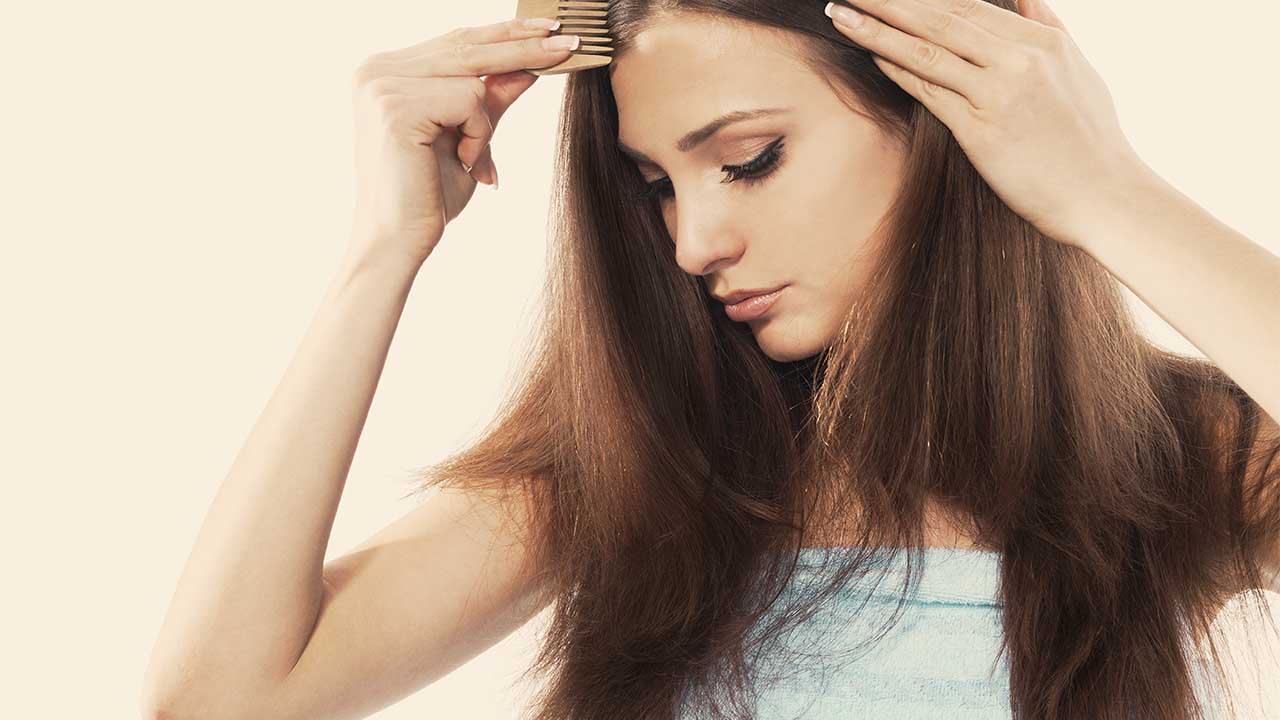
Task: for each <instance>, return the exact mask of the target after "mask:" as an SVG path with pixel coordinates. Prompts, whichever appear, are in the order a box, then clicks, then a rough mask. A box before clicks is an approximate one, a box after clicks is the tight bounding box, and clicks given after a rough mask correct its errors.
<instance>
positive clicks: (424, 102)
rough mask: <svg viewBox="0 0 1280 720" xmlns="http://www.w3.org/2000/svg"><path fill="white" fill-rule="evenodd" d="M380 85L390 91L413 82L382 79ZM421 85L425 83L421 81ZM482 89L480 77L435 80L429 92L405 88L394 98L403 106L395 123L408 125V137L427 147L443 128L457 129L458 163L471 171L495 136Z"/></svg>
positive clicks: (428, 89) (399, 79) (406, 129)
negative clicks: (485, 146)
mask: <svg viewBox="0 0 1280 720" xmlns="http://www.w3.org/2000/svg"><path fill="white" fill-rule="evenodd" d="M380 82H381V84H382V87H384V88H386V89H387V91H388V92H389V91H390V90H391V89H392V88H393V87H394V86H395V85H399V84H405V85H408V84H410V83H412V82H413V81H411V80H409V79H407V78H383V79H382V80H381V81H380ZM454 84H457V85H458V87H454ZM418 85H422V83H421V82H420V81H419V82H418ZM395 89H398V88H395ZM483 90H484V86H483V85H482V84H480V80H479V78H435V79H434V80H432V82H431V83H430V85H429V86H428V88H427V91H426V92H424V91H423V90H421V89H420V88H412V89H410V88H406V91H405V92H396V93H395V95H394V97H396V98H398V100H399V103H400V108H399V111H398V112H397V113H396V118H397V120H396V123H397V125H404V126H406V127H405V128H403V129H404V130H405V131H406V132H405V134H406V135H407V136H409V137H411V138H413V139H414V140H415V141H416V142H418V143H425V144H431V143H434V142H435V141H436V139H437V138H439V137H440V134H441V132H442V131H443V129H445V128H457V129H458V132H459V133H460V134H461V136H462V137H461V138H460V140H459V142H458V148H457V156H458V160H459V161H460V162H461V163H462V164H463V165H465V166H466V167H468V168H470V167H473V166H474V165H475V162H476V158H478V157H479V156H480V151H481V150H483V149H484V145H485V143H487V142H489V138H490V137H491V136H492V134H493V126H492V124H491V123H490V122H489V115H488V113H487V112H486V111H485V109H484V97H483Z"/></svg>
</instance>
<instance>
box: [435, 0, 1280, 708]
mask: <svg viewBox="0 0 1280 720" xmlns="http://www.w3.org/2000/svg"><path fill="white" fill-rule="evenodd" d="M993 4H996V5H999V6H1000V7H1003V8H1005V9H1008V10H1014V11H1016V8H1015V7H1014V4H1013V0H995V2H993ZM816 9H817V6H816V5H811V4H809V3H796V2H789V1H787V0H665V1H662V2H657V1H655V2H650V1H647V0H613V2H611V4H610V10H609V13H610V26H611V27H612V29H613V31H614V37H615V47H616V50H615V52H616V53H617V55H618V56H621V55H623V54H625V52H626V49H627V46H628V44H629V43H630V42H631V40H632V39H633V38H634V37H635V35H636V33H637V32H639V31H640V30H641V29H642V28H643V27H645V25H646V24H647V23H649V22H651V21H653V20H654V19H656V17H657V16H658V13H661V12H670V11H680V12H688V13H705V14H707V15H713V16H716V17H718V18H722V19H731V20H738V21H742V22H747V23H755V24H757V25H758V26H763V27H767V28H773V29H776V30H777V31H779V32H782V33H786V36H785V37H787V38H788V39H789V40H791V41H793V46H794V47H795V49H796V52H797V53H798V55H799V56H800V57H802V58H803V59H804V60H805V62H807V63H809V64H810V66H811V67H812V68H813V69H814V71H815V72H818V73H820V74H821V75H823V76H824V77H826V78H827V79H828V81H829V82H831V84H832V88H833V90H835V91H836V92H838V93H840V94H841V97H842V98H847V99H846V103H847V104H848V105H849V107H850V109H851V110H855V111H857V112H862V113H864V114H866V115H867V117H869V118H870V119H871V120H872V121H874V122H875V123H877V124H878V125H879V126H880V127H881V128H882V129H883V130H884V131H886V132H891V133H894V135H895V137H897V138H899V139H900V140H901V141H902V142H903V143H904V147H905V148H906V153H907V163H906V167H905V176H904V181H903V184H902V187H901V192H900V195H899V197H898V198H897V199H896V201H895V203H894V204H893V207H892V208H891V211H890V212H889V213H888V214H887V216H886V219H885V223H884V228H885V229H886V231H887V232H886V235H885V237H886V238H888V239H887V241H886V242H885V244H884V247H883V250H882V252H880V253H879V254H878V255H877V258H876V262H877V265H876V268H875V271H874V272H873V273H872V277H871V279H870V280H869V281H868V282H867V284H866V286H865V288H864V290H863V292H862V294H861V296H860V297H859V298H858V299H857V300H856V301H855V303H854V305H853V307H850V308H849V310H848V314H847V317H846V320H845V322H844V324H843V326H842V327H841V329H840V331H839V333H838V334H837V335H836V337H834V338H833V339H832V342H831V344H830V346H829V347H828V348H826V349H824V350H823V351H822V352H821V353H819V354H818V355H816V356H814V357H811V358H807V359H805V360H800V361H795V362H776V361H774V360H772V359H770V358H768V357H767V356H765V355H764V354H763V353H762V352H761V350H760V348H759V347H758V346H757V345H756V343H755V342H754V339H753V337H752V334H751V332H750V330H749V329H748V328H746V327H745V326H744V325H742V324H738V323H733V322H731V321H729V320H728V319H727V318H726V317H725V316H724V314H723V312H721V311H719V305H718V304H717V303H715V301H714V300H713V299H712V298H710V297H709V296H708V295H707V293H706V288H705V287H704V286H703V284H702V283H701V281H700V279H699V278H695V277H691V276H690V275H688V274H686V273H684V272H683V271H681V269H680V268H679V267H678V266H677V265H676V262H675V260H674V255H673V252H672V242H671V239H670V237H669V235H668V234H667V229H666V226H665V225H664V223H663V219H662V215H661V212H660V209H659V208H658V206H657V204H656V201H654V202H652V203H651V202H646V201H640V200H637V199H636V193H637V192H638V191H639V190H641V189H642V187H643V180H642V178H641V176H640V174H639V172H638V170H637V169H636V168H635V167H634V165H633V164H632V163H631V162H630V161H629V160H628V159H626V157H625V156H623V155H622V154H620V152H619V151H618V149H617V148H616V146H615V141H616V137H617V132H618V118H617V109H616V106H615V103H614V99H613V95H612V90H611V85H610V81H609V76H608V74H607V72H606V71H605V70H598V71H587V72H579V73H575V74H574V75H572V76H571V77H569V78H568V79H567V84H566V88H565V94H564V99H563V107H562V115H561V119H560V125H559V128H558V135H559V138H558V140H559V145H558V152H557V155H556V166H555V173H554V177H555V178H556V184H555V187H554V188H553V191H554V192H553V205H552V210H553V216H554V234H553V237H552V244H551V246H550V248H551V257H550V262H549V264H548V267H549V276H548V281H547V286H546V290H547V292H546V308H545V312H544V314H543V318H544V322H543V324H542V325H541V326H540V327H539V328H538V333H537V336H536V343H535V345H534V347H533V349H532V355H531V356H530V357H529V358H528V362H527V364H526V365H525V366H524V372H525V375H524V376H523V377H522V378H521V380H522V382H520V383H519V385H518V387H517V389H516V390H515V391H514V392H513V393H512V395H511V396H510V397H509V399H508V400H507V402H506V404H505V405H504V406H503V407H502V409H501V412H500V413H499V416H498V417H496V418H495V419H494V422H493V424H492V425H491V426H490V427H488V428H486V432H485V434H484V435H483V437H482V438H481V439H479V440H478V441H477V442H475V443H474V444H472V445H471V446H469V447H467V448H466V449H465V450H464V451H460V452H458V453H456V454H453V455H452V456H450V457H448V458H446V459H445V460H443V461H441V462H438V463H436V464H434V465H432V466H428V467H426V468H423V469H421V470H419V471H418V473H417V476H416V477H415V482H416V483H417V485H416V490H415V492H421V491H425V490H426V489H428V488H430V487H433V486H443V485H449V486H455V487H468V488H472V489H479V488H486V489H488V490H498V491H501V492H504V493H510V495H509V497H511V498H513V499H516V500H518V502H519V503H522V504H521V505H520V507H528V508H531V509H532V511H531V512H530V513H528V515H527V517H528V518H529V520H528V522H527V523H525V524H524V527H523V528H522V531H523V532H524V537H525V538H526V542H527V543H528V547H529V557H530V558H531V562H530V567H531V568H536V572H537V573H538V575H539V582H540V583H542V584H543V586H544V587H546V588H549V591H550V592H551V593H553V597H554V598H555V603H554V605H553V610H552V614H551V618H550V623H549V625H548V626H547V629H546V634H545V636H544V643H543V644H542V646H541V650H540V652H539V655H538V657H537V658H536V660H535V662H534V663H533V664H532V665H531V667H530V671H531V672H537V673H539V674H542V675H544V676H545V677H546V679H547V680H548V682H546V683H545V685H544V687H543V688H542V689H541V691H540V693H539V694H538V697H537V698H536V704H535V706H534V708H533V717H535V718H537V720H567V719H570V718H573V719H581V720H598V719H599V718H644V719H646V720H650V719H653V718H672V717H676V716H677V715H676V713H677V712H678V711H679V708H681V707H694V703H695V702H696V703H697V704H698V705H700V706H701V707H702V712H704V713H706V714H707V715H709V716H712V717H733V718H741V717H749V716H750V715H751V704H750V701H749V698H750V694H751V692H752V689H753V688H754V687H756V686H757V685H756V684H757V683H758V682H760V681H761V679H762V673H763V670H762V669H761V667H760V666H758V664H757V663H754V662H752V661H751V660H752V658H756V657H759V656H760V654H761V653H763V652H764V648H766V647H768V648H771V649H772V650H774V651H780V646H777V647H775V645H776V642H775V641H777V640H778V638H779V637H781V636H782V635H783V633H784V632H785V631H786V630H787V628H789V627H792V626H794V625H795V624H796V623H800V622H803V621H804V620H805V619H806V618H808V617H810V615H811V613H812V612H813V611H814V608H815V607H816V606H817V605H818V604H819V603H821V602H822V601H823V600H824V599H826V598H829V597H831V595H832V594H833V593H835V592H837V591H839V590H840V589H841V588H842V587H844V586H845V584H846V583H848V582H849V581H850V580H852V579H855V578H857V577H861V576H862V575H863V574H866V573H867V572H868V571H869V570H870V569H872V568H873V566H874V564H875V563H873V562H872V559H871V558H870V557H869V556H868V555H867V554H866V553H865V552H864V550H865V549H866V548H871V547H878V548H896V549H897V550H899V551H901V552H909V553H911V556H910V557H909V558H908V561H909V563H910V564H909V565H908V567H914V568H918V567H919V563H920V562H921V561H922V560H923V551H922V550H921V548H920V546H921V545H923V539H924V524H923V520H924V515H923V512H924V509H925V503H926V501H928V500H932V501H936V502H939V503H941V504H942V505H943V506H945V507H947V508H948V509H950V510H954V511H957V512H958V513H960V516H963V517H968V518H972V520H973V523H974V526H973V528H972V531H973V535H974V536H975V537H977V538H979V540H980V541H981V543H982V544H983V545H984V546H986V547H990V548H993V549H995V550H998V551H999V552H1000V553H1001V554H1000V558H1001V559H1000V570H1001V573H1000V575H1001V586H1000V591H999V592H1000V597H1001V598H1002V601H1003V607H1004V611H1003V623H1004V643H1005V644H1004V646H1003V648H1002V652H1007V653H1008V655H1007V658H1008V661H1009V667H1010V698H1009V700H1010V705H1011V707H1012V709H1013V711H1014V717H1015V718H1046V719H1054V718H1134V717H1141V718H1148V719H1151V720H1175V719H1179V720H1180V719H1183V718H1192V717H1201V715H1200V713H1201V712H1202V709H1201V708H1200V707H1199V705H1198V703H1197V702H1196V698H1195V693H1194V691H1193V680H1192V676H1191V672H1192V671H1191V662H1192V660H1193V657H1192V654H1191V651H1193V650H1194V651H1195V653H1199V652H1201V651H1202V641H1203V640H1208V646H1209V648H1210V650H1211V654H1212V656H1213V658H1214V662H1215V666H1217V667H1219V668H1220V665H1218V657H1219V656H1218V652H1217V649H1216V645H1215V644H1214V642H1213V638H1212V637H1211V633H1210V629H1211V626H1212V621H1213V619H1214V616H1215V613H1216V611H1217V609H1218V608H1219V607H1221V605H1222V602H1223V601H1224V599H1225V598H1226V597H1228V596H1230V595H1232V594H1234V593H1237V592H1240V591H1243V590H1248V589H1251V588H1258V587H1260V586H1261V585H1262V584H1263V582H1264V581H1263V580H1262V577H1263V575H1262V569H1261V567H1260V566H1259V558H1260V557H1261V553H1262V552H1263V551H1264V549H1265V548H1266V544H1267V543H1274V542H1276V538H1277V537H1280V492H1278V491H1277V487H1278V481H1280V472H1277V467H1276V465H1277V463H1276V458H1277V454H1278V453H1280V439H1277V438H1276V437H1275V434H1274V432H1273V431H1272V429H1273V428H1274V427H1275V423H1274V422H1273V421H1270V419H1269V418H1268V417H1267V416H1266V414H1265V413H1263V412H1262V411H1261V410H1260V408H1259V407H1258V405H1257V404H1256V403H1255V402H1254V401H1253V400H1252V399H1251V398H1250V397H1249V396H1247V395H1246V394H1245V393H1244V392H1242V391H1241V389H1240V388H1239V387H1238V386H1237V385H1236V383H1234V382H1232V381H1231V379H1230V378H1228V377H1227V376H1226V375H1225V374H1224V373H1223V372H1222V371H1221V370H1219V369H1218V368H1217V367H1215V366H1214V365H1212V364H1210V363H1208V362H1206V361H1204V360H1201V359H1195V358H1190V357H1183V356H1179V355H1175V354H1173V353H1170V352H1166V351H1163V350H1161V349H1159V348H1157V347H1155V346H1154V345H1153V344H1152V343H1150V342H1149V341H1148V340H1146V339H1144V338H1143V337H1142V336H1141V334H1140V333H1139V330H1138V328H1137V327H1136V325H1135V320H1134V318H1133V316H1132V315H1131V312H1130V310H1129V308H1128V306H1127V304H1126V301H1125V299H1124V296H1123V295H1122V292H1121V288H1120V285H1119V284H1118V282H1117V280H1116V279H1115V278H1113V277H1112V276H1111V275H1110V274H1109V273H1108V272H1107V271H1106V270H1105V269H1104V268H1103V267H1101V266H1100V265H1099V264H1098V263H1097V262H1096V261H1094V260H1093V259H1092V258H1091V257H1090V256H1089V255H1087V254H1086V253H1084V252H1083V251H1081V250H1079V249H1076V248H1072V247H1069V246H1066V245H1063V244H1060V243H1058V242H1056V241H1054V240H1052V239H1050V238H1046V237H1044V236H1043V235H1041V234H1039V233H1038V232H1037V231H1036V230H1035V229H1034V228H1033V227H1032V226H1030V225H1029V223H1027V222H1026V221H1025V220H1023V219H1022V218H1020V217H1019V216H1017V215H1016V214H1015V213H1013V212H1012V211H1010V210H1009V209H1008V208H1007V207H1006V206H1005V205H1004V204H1003V203H1002V202H1001V201H1000V199H999V198H998V197H997V196H996V195H995V194H994V193H993V192H992V190H991V189H990V188H989V187H988V186H987V184H986V183H985V182H984V181H983V179H982V178H981V176H980V175H979V174H978V173H977V172H976V171H975V169H974V168H973V166H972V165H971V164H970V163H969V162H968V160H967V158H966V156H965V154H964V152H963V150H962V149H961V148H960V147H959V146H958V145H957V144H956V142H955V140H954V138H953V137H952V135H951V133H950V132H949V130H948V129H947V127H946V126H945V125H944V124H942V123H941V122H940V121H939V120H937V119H936V118H935V117H934V116H933V115H932V114H930V113H929V112H928V111H927V110H926V109H925V108H923V107H922V106H920V105H919V104H918V103H917V102H915V101H914V99H913V98H911V97H910V96H909V95H908V94H907V93H905V92H904V91H903V90H902V89H901V88H899V87H898V86H897V85H896V84H895V83H894V82H893V81H891V80H890V79H889V78H887V77H886V76H884V75H883V74H882V73H881V72H880V71H879V69H878V68H877V67H876V66H875V64H874V63H873V62H871V57H870V55H869V54H868V52H866V51H865V50H864V49H862V48H860V47H857V46H856V45H854V44H853V43H850V42H849V41H848V40H847V39H845V38H844V37H843V36H841V35H840V34H839V33H838V32H837V31H835V29H834V28H832V27H831V25H830V23H829V22H828V21H827V19H826V18H825V17H824V16H823V15H822V14H821V13H819V12H817V11H816ZM1264 429H1265V430H1266V432H1265V433H1264V432H1262V431H1263V430H1264ZM512 507H513V508H515V507H516V504H515V503H513V506H512ZM849 508H858V509H859V512H857V513H854V512H850V511H849V510H848V509H849ZM842 509H843V511H842ZM512 515H513V517H516V516H517V515H518V513H516V512H515V511H514V510H513V514H512ZM519 516H520V517H526V516H524V515H519ZM815 527H832V528H838V530H837V532H838V534H839V535H840V536H842V537H845V538H849V539H850V541H851V542H850V544H849V545H847V546H843V547H842V548H840V552H838V553H836V554H835V555H833V556H832V557H833V560H834V565H833V567H834V571H832V572H830V573H829V575H828V576H829V578H830V580H829V582H827V583H825V584H820V585H819V586H817V587H812V588H809V589H808V590H807V591H806V592H803V593H800V594H798V595H787V596H786V597H788V598H796V599H798V601H797V602H795V603H794V604H792V605H787V604H785V603H783V602H782V600H781V598H782V597H783V590H784V588H785V586H786V585H787V583H788V582H789V581H790V580H791V578H792V572H793V569H794V567H795V564H796V561H797V558H798V556H799V555H798V548H799V547H802V546H804V544H805V542H806V538H807V537H809V536H808V535H807V533H809V532H810V531H811V530H812V528H815ZM915 579H916V576H915V572H914V571H913V572H912V573H911V577H910V580H911V581H912V582H914V580H915ZM906 591H907V587H904V594H905V592H906ZM1255 593H1256V591H1255ZM1261 597H1263V596H1261V595H1260V594H1257V595H1256V598H1255V599H1257V598H1261ZM900 607H901V606H900ZM766 611H768V612H766ZM895 619H896V615H895ZM885 629H887V628H885ZM872 640H874V638H871V639H869V641H872ZM1189 643H1190V644H1189ZM1197 657H1198V655H1197ZM1218 677H1219V678H1221V677H1222V676H1221V674H1220V675H1219V676H1218Z"/></svg>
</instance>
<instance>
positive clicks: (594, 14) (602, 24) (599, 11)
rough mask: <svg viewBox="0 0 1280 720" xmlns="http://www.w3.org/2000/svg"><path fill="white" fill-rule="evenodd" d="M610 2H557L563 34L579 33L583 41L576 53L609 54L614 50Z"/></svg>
mask: <svg viewBox="0 0 1280 720" xmlns="http://www.w3.org/2000/svg"><path fill="white" fill-rule="evenodd" d="M608 17H609V3H608V2H591V1H590V0H581V1H580V2H572V1H570V0H564V1H563V2H557V3H556V18H557V19H559V20H560V30H559V32H560V34H561V35H579V36H581V37H582V43H581V44H580V45H579V46H578V49H577V50H574V52H575V53H598V54H608V53H612V52H613V47H612V45H610V43H612V42H613V38H611V37H609V20H608Z"/></svg>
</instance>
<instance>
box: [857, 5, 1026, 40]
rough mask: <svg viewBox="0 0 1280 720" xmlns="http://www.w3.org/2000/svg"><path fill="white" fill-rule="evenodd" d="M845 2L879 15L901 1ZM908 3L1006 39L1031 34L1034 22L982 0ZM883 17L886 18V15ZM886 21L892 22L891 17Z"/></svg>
mask: <svg viewBox="0 0 1280 720" xmlns="http://www.w3.org/2000/svg"><path fill="white" fill-rule="evenodd" d="M845 1H846V2H848V3H849V4H851V5H853V6H855V7H857V8H859V9H861V10H863V11H865V12H868V13H871V14H873V15H875V16H877V17H880V16H881V14H882V13H883V12H886V11H890V10H896V9H897V8H898V6H899V5H902V4H906V3H905V0H894V2H885V0H845ZM909 4H925V5H929V6H930V7H932V8H935V9H937V10H939V11H941V12H945V13H947V14H949V15H953V16H955V17H957V18H963V19H964V20H966V21H968V22H969V23H971V24H973V25H976V26H978V27H980V28H982V29H983V30H986V31H987V32H989V33H991V34H992V35H996V36H998V37H1002V38H1005V39H1006V40H1018V41H1021V40H1025V39H1027V38H1028V37H1032V36H1034V34H1035V30H1036V29H1037V28H1036V27H1035V23H1032V22H1029V21H1028V20H1027V19H1026V18H1024V17H1022V16H1021V15H1019V14H1018V13H1016V12H1010V11H1008V10H1005V9H1004V8H1002V7H998V6H996V5H993V4H992V3H990V2H986V1H985V0H975V1H973V2H955V1H954V0H912V1H911V3H909ZM886 20H887V18H886ZM889 22H892V21H891V20H890V21H889Z"/></svg>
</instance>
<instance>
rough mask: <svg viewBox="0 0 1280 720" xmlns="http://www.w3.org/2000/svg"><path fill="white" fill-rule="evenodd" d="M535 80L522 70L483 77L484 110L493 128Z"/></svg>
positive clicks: (530, 74) (529, 73)
mask: <svg viewBox="0 0 1280 720" xmlns="http://www.w3.org/2000/svg"><path fill="white" fill-rule="evenodd" d="M537 80H538V76H537V75H534V74H533V73H531V72H525V71H523V70H517V71H515V72H509V73H498V74H495V75H489V76H487V77H485V79H484V84H485V98H484V100H485V110H487V111H488V113H489V120H490V121H491V122H493V126H494V127H495V128H496V127H497V126H498V121H499V120H501V119H502V116H503V115H504V114H505V113H506V112H507V108H509V107H511V104H512V103H514V102H515V101H516V100H517V99H518V98H519V97H520V96H521V95H523V94H524V91H525V90H528V89H529V88H531V87H533V84H534V83H535V82H537Z"/></svg>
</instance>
